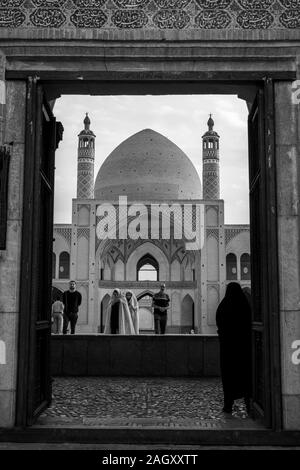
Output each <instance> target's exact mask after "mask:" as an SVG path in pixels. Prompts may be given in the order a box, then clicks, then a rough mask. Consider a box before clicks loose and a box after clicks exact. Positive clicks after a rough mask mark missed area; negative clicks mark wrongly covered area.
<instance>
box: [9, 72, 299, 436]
mask: <svg viewBox="0 0 300 470" xmlns="http://www.w3.org/2000/svg"><path fill="white" fill-rule="evenodd" d="M227 75H228V73H227V72H225V76H223V72H220V73H219V74H218V77H217V78H218V79H216V78H214V80H215V82H216V83H217V84H219V85H220V87H222V85H225V83H226V82H227V81H228V77H227ZM250 75H251V78H250V80H249V79H248V80H246V77H245V72H241V75H240V74H239V73H238V72H235V73H234V74H231V75H230V81H229V82H228V83H229V84H240V85H245V83H246V82H247V83H249V84H250V85H251V84H252V85H255V86H256V87H259V86H263V83H264V79H263V78H262V73H261V72H259V73H257V74H256V75H255V74H254V73H252V74H250ZM146 76H147V74H146ZM149 76H150V77H151V72H149ZM268 76H270V77H271V78H273V79H274V81H275V80H278V81H292V80H294V79H295V78H296V73H295V72H287V73H286V75H284V73H282V72H280V73H279V74H276V73H275V74H272V73H270V75H269V74H268ZM239 77H240V79H239ZM255 77H256V78H255ZM10 78H12V77H11V76H10ZM19 78H20V77H19ZM208 79H209V72H207V74H204V75H203V74H201V78H200V77H199V78H198V81H199V82H206V81H207V80H208ZM160 80H161V81H162V82H164V83H165V82H166V81H167V80H168V78H166V79H165V80H164V79H159V80H157V81H155V82H156V83H155V84H156V85H157V86H158V87H159V83H160ZM173 80H174V81H176V78H175V79H173ZM179 80H180V79H179ZM195 81H196V80H195ZM184 82H185V80H183V83H184ZM41 83H43V82H41ZM47 83H49V81H48V82H45V85H46V87H47ZM59 83H60V81H59V79H58V80H55V77H53V80H52V81H51V85H52V86H53V84H54V85H55V84H57V89H59ZM64 86H65V82H64ZM77 86H79V85H78V81H77V82H76V87H77ZM120 86H122V81H120ZM152 86H153V83H152ZM186 87H187V89H188V87H189V82H186ZM140 94H143V93H140ZM33 109H34V107H32V108H31V109H29V108H27V110H26V121H27V122H30V121H32V120H33V119H34V117H35V116H34V111H33ZM275 118H276V116H275ZM273 124H274V123H273ZM30 132H31V130H30V128H28V127H27V128H26V153H25V162H24V189H23V197H24V204H23V220H26V224H23V229H22V262H21V279H20V319H19V321H20V323H19V345H18V380H17V396H16V403H17V409H16V426H23V427H26V422H27V394H25V395H24V390H26V391H27V385H28V363H27V362H26V361H27V358H28V353H29V345H30V325H31V311H30V296H29V295H27V294H29V293H30V288H31V279H32V273H31V269H30V267H31V259H32V253H33V240H32V239H31V234H30V226H31V224H32V223H33V216H34V214H33V212H32V206H31V202H30V201H31V198H32V191H33V187H32V184H30V182H31V178H32V174H33V172H34V153H33V152H34V148H33V147H32V145H31V140H32V139H31V134H30ZM275 138H276V136H275ZM275 177H276V172H275ZM273 183H274V187H273V190H274V191H275V193H276V181H274V182H273ZM272 243H274V248H275V250H274V251H275V253H276V262H278V242H277V233H276V234H275V236H274V237H273V239H272ZM271 251H273V250H271ZM270 285H272V286H273V293H272V294H274V295H275V297H276V298H279V277H278V272H277V274H276V282H274V279H273V283H270ZM25 293H26V294H25ZM269 294H270V292H269ZM279 314H280V312H279V306H278V310H277V311H273V312H272V317H274V318H273V322H272V323H271V324H269V325H268V329H269V330H268V331H269V333H270V336H271V341H272V333H274V332H276V335H277V332H279V331H280V330H279V329H280V315H279ZM271 349H272V351H273V354H272V357H273V358H274V360H272V359H271V363H270V371H273V370H275V371H276V375H278V376H279V380H277V381H276V383H279V384H280V383H281V380H280V371H281V365H280V363H281V357H280V353H281V351H280V345H279V343H278V345H277V346H276V345H275V346H274V348H273V347H272V348H271ZM271 395H272V394H271ZM276 395H277V396H279V397H280V400H281V388H279V389H277V388H276ZM25 396H26V399H25V398H24V397H25ZM275 402H276V404H275V403H274V400H273V401H272V404H271V408H272V411H271V413H272V423H271V429H273V430H281V429H282V414H281V409H279V406H278V400H275Z"/></svg>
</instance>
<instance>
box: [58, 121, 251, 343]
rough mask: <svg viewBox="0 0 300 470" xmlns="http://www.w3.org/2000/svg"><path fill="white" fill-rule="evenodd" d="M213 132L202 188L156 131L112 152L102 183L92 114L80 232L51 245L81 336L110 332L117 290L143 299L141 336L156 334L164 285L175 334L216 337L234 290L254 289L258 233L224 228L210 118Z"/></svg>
mask: <svg viewBox="0 0 300 470" xmlns="http://www.w3.org/2000/svg"><path fill="white" fill-rule="evenodd" d="M207 124H208V130H207V132H205V134H204V135H203V136H202V156H203V172H202V174H203V181H202V184H201V181H200V178H199V176H198V173H197V171H196V169H195V167H194V166H193V164H192V162H191V161H190V159H189V158H188V156H187V155H186V154H185V153H184V152H183V151H182V150H181V149H180V148H179V147H178V146H177V145H175V144H174V143H173V142H171V141H170V140H169V139H167V138H166V137H164V136H163V135H161V134H159V133H158V132H155V131H154V130H151V129H144V130H142V131H140V132H138V133H137V134H134V135H132V136H131V137H129V138H128V139H126V140H125V141H124V142H122V143H121V144H120V145H119V146H118V147H117V148H116V149H115V150H113V152H112V153H111V154H110V155H109V156H108V157H107V158H106V160H105V161H104V163H103V164H102V166H101V168H100V169H99V171H98V174H97V177H96V180H95V182H94V160H95V140H96V135H95V134H94V132H93V131H92V130H91V128H90V127H91V122H90V119H89V117H88V115H86V117H85V119H84V129H83V130H82V131H81V132H80V134H79V136H78V167H77V197H76V199H73V201H72V223H71V224H55V226H54V237H53V238H54V242H53V269H52V271H53V288H54V289H53V292H54V296H58V295H60V293H61V292H62V291H64V290H66V289H68V283H69V281H70V279H73V280H76V283H77V289H78V290H79V291H80V292H81V294H82V305H81V307H80V312H79V320H78V324H77V330H76V331H77V333H82V334H89V333H102V332H103V331H104V325H105V317H106V308H107V304H108V301H109V298H110V296H111V294H112V291H113V289H115V288H119V289H121V291H123V292H125V291H126V290H131V291H132V292H134V293H135V295H136V296H137V298H138V301H139V307H140V333H146V334H147V333H153V332H154V319H153V315H152V312H151V303H152V296H153V294H154V293H155V292H157V291H158V290H159V286H160V284H161V283H162V282H164V283H165V284H166V292H167V293H168V294H169V296H170V299H171V305H170V310H169V313H168V324H167V333H171V334H172V333H173V334H178V333H190V332H191V330H194V331H195V332H196V333H199V334H214V333H216V323H215V313H216V308H217V306H218V304H219V302H220V300H221V299H222V297H223V296H224V293H225V289H226V285H227V284H228V282H230V281H237V282H239V283H240V284H241V285H242V287H243V288H244V289H248V290H249V289H250V287H251V281H250V228H249V226H248V225H225V224H224V220H225V217H224V210H225V207H224V201H223V200H222V199H220V167H219V161H220V136H219V134H218V133H217V132H216V131H215V130H214V121H213V119H212V117H211V116H210V118H209V120H208V123H207ZM202 188H203V189H202ZM164 224H165V225H164ZM105 234H106V235H105ZM195 234H196V235H195ZM193 237H194V238H193Z"/></svg>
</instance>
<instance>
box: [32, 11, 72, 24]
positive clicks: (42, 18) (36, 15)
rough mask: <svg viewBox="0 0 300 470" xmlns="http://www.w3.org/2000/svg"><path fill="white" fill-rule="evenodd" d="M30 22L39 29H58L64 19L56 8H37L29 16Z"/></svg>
mask: <svg viewBox="0 0 300 470" xmlns="http://www.w3.org/2000/svg"><path fill="white" fill-rule="evenodd" d="M30 21H31V22H32V24H33V25H34V26H38V27H40V28H41V27H42V28H60V27H61V26H62V25H63V24H64V23H65V22H66V17H65V15H64V14H63V12H62V11H61V10H59V9H58V8H38V9H37V10H34V12H33V13H32V14H31V15H30Z"/></svg>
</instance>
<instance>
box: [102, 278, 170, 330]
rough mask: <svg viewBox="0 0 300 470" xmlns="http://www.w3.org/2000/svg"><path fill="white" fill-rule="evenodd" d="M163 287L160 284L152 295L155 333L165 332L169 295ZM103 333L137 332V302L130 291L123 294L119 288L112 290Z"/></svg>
mask: <svg viewBox="0 0 300 470" xmlns="http://www.w3.org/2000/svg"><path fill="white" fill-rule="evenodd" d="M165 288H166V286H165V284H161V286H160V291H159V292H157V293H156V294H154V295H153V301H152V309H153V313H154V328H155V334H165V332H166V324H167V312H168V308H169V304H170V297H169V296H168V294H166V293H165ZM104 334H120V335H138V334H139V304H138V300H137V298H136V296H135V295H134V293H133V292H132V291H130V290H128V291H126V292H125V294H123V293H121V291H120V289H115V290H114V291H113V293H112V296H111V299H110V301H109V303H108V307H107V312H106V321H105V327H104Z"/></svg>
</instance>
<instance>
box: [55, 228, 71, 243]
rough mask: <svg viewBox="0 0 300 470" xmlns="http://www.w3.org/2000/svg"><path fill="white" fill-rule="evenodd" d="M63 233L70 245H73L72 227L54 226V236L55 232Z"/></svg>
mask: <svg viewBox="0 0 300 470" xmlns="http://www.w3.org/2000/svg"><path fill="white" fill-rule="evenodd" d="M56 233H57V234H58V235H61V236H62V237H63V238H64V239H65V240H66V242H67V243H68V246H71V236H72V229H71V228H60V227H55V228H54V237H55V234H56Z"/></svg>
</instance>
